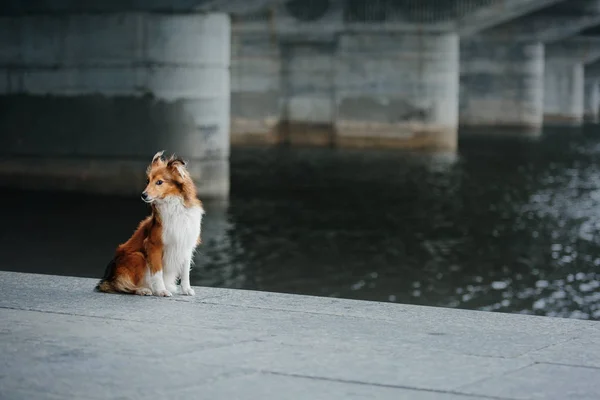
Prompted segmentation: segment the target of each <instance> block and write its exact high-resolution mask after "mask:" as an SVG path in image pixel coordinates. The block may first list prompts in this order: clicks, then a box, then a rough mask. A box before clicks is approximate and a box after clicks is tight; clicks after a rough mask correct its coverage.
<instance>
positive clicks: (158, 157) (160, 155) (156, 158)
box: [152, 150, 165, 164]
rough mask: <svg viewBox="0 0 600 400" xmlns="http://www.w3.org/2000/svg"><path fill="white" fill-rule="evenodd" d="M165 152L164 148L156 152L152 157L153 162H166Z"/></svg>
mask: <svg viewBox="0 0 600 400" xmlns="http://www.w3.org/2000/svg"><path fill="white" fill-rule="evenodd" d="M164 153H165V151H164V150H161V151H159V152H158V153H156V154H155V155H154V157H152V164H158V163H159V162H164V161H165V159H164V157H163V154H164Z"/></svg>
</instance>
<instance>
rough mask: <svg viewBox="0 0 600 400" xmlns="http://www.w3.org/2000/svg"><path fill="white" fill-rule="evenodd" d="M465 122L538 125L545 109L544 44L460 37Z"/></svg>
mask: <svg viewBox="0 0 600 400" xmlns="http://www.w3.org/2000/svg"><path fill="white" fill-rule="evenodd" d="M460 53H461V64H460V68H461V70H460V83H461V87H460V120H461V121H460V122H461V124H462V125H467V126H499V127H502V126H505V127H517V128H534V129H538V128H540V127H541V126H542V123H543V112H544V100H543V94H544V45H543V44H542V43H539V42H516V41H511V40H510V39H508V38H507V39H503V38H485V37H482V38H469V39H463V40H461V48H460Z"/></svg>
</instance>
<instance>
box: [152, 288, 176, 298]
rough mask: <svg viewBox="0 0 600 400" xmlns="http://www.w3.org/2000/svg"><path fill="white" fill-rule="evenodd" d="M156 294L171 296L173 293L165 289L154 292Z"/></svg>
mask: <svg viewBox="0 0 600 400" xmlns="http://www.w3.org/2000/svg"><path fill="white" fill-rule="evenodd" d="M156 295H157V296H159V297H171V296H173V294H172V293H171V292H169V291H168V290H167V289H163V290H159V291H158V292H156Z"/></svg>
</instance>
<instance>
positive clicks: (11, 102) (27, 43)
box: [0, 12, 230, 198]
mask: <svg viewBox="0 0 600 400" xmlns="http://www.w3.org/2000/svg"><path fill="white" fill-rule="evenodd" d="M229 41H230V22H229V17H228V16H227V15H226V14H194V13H186V14H171V13H169V14H161V13H137V12H127V13H105V14H102V13H97V14H60V13H53V14H48V15H35V16H32V15H29V16H26V15H25V16H19V17H13V18H2V20H0V45H1V46H2V48H3V49H2V50H3V51H2V52H0V131H1V132H2V133H3V134H2V137H1V139H0V158H1V161H0V183H4V184H12V185H18V186H21V187H35V188H43V187H46V188H50V189H67V190H80V191H90V192H101V193H110V194H134V195H137V194H138V193H139V192H140V191H141V189H142V188H143V187H144V185H145V178H144V172H145V168H146V165H147V163H148V162H149V160H150V158H151V157H152V155H153V154H154V153H155V152H156V151H158V150H163V149H164V150H165V151H166V153H176V154H178V155H180V156H182V157H183V158H185V159H187V160H188V161H189V168H190V171H191V173H192V175H193V176H194V177H195V178H196V179H197V182H198V190H199V194H200V195H201V196H202V197H204V198H206V197H226V196H227V195H228V191H229V173H228V156H229V58H230V56H229Z"/></svg>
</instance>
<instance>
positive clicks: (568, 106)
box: [544, 59, 584, 123]
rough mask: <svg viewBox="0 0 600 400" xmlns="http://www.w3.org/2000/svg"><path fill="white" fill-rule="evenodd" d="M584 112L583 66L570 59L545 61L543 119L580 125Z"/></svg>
mask: <svg viewBox="0 0 600 400" xmlns="http://www.w3.org/2000/svg"><path fill="white" fill-rule="evenodd" d="M583 110H584V66H583V64H582V63H581V62H577V60H572V59H547V60H546V69H545V73H544V119H545V120H546V121H549V122H569V123H581V122H582V121H583Z"/></svg>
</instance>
